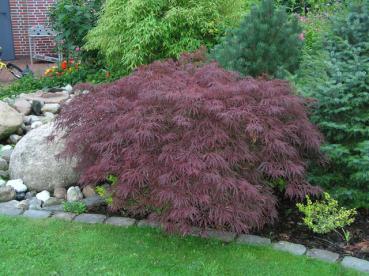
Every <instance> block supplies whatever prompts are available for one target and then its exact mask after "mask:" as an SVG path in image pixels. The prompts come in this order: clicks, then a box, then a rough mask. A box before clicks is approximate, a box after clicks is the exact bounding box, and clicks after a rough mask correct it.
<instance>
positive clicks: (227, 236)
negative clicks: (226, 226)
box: [203, 230, 236, 242]
mask: <svg viewBox="0 0 369 276" xmlns="http://www.w3.org/2000/svg"><path fill="white" fill-rule="evenodd" d="M203 237H206V238H212V239H216V240H220V241H224V242H231V241H234V239H235V238H236V233H232V232H224V231H217V230H206V231H205V232H204V233H203Z"/></svg>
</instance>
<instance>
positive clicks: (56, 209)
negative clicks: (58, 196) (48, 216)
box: [41, 204, 64, 212]
mask: <svg viewBox="0 0 369 276" xmlns="http://www.w3.org/2000/svg"><path fill="white" fill-rule="evenodd" d="M41 210H46V211H50V212H62V211H64V207H63V205H62V204H59V205H51V206H46V207H43V208H42V209H41Z"/></svg>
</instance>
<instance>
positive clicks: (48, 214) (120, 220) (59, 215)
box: [0, 208, 369, 274]
mask: <svg viewBox="0 0 369 276" xmlns="http://www.w3.org/2000/svg"><path fill="white" fill-rule="evenodd" d="M0 215H6V216H23V217H27V218H31V219H40V218H43V219H45V218H54V219H61V220H66V221H76V222H80V223H88V224H109V225H114V226H117V227H130V226H133V225H135V226H137V227H152V228H161V227H160V225H159V224H158V223H154V222H150V221H148V220H139V221H137V220H135V219H132V218H126V217H107V216H105V215H100V214H89V213H86V214H81V215H76V214H72V213H66V212H61V211H54V212H53V211H44V210H27V211H23V210H21V209H18V208H0ZM190 235H191V236H196V237H202V238H212V239H216V240H220V241H222V242H227V243H228V242H236V243H237V244H248V245H255V246H272V248H274V249H275V250H279V251H283V252H288V253H290V254H293V255H297V256H303V255H306V256H308V257H309V258H313V259H318V260H321V261H325V262H329V263H339V264H341V265H342V266H343V267H345V268H351V269H355V270H358V271H360V272H366V273H368V274H369V261H366V260H362V259H359V258H355V257H351V256H342V257H341V256H340V255H339V254H337V253H335V252H331V251H328V250H322V249H317V248H312V249H308V248H306V247H305V246H304V245H302V244H295V243H291V242H287V241H278V242H274V243H272V241H271V240H270V239H268V238H265V237H260V236H256V235H245V234H242V235H237V234H235V233H231V232H223V231H216V230H207V231H203V232H201V231H200V229H198V228H193V230H192V231H191V233H190Z"/></svg>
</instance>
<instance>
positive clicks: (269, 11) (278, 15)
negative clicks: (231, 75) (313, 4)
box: [210, 0, 303, 77]
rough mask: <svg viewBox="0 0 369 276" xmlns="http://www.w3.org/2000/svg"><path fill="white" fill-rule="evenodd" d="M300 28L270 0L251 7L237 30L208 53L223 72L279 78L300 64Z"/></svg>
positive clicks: (294, 20)
mask: <svg viewBox="0 0 369 276" xmlns="http://www.w3.org/2000/svg"><path fill="white" fill-rule="evenodd" d="M302 40H303V36H302V28H301V27H300V26H299V24H298V20H297V18H296V16H289V15H288V14H287V13H286V11H285V9H284V8H283V7H280V8H277V7H276V6H275V4H274V1H273V0H263V1H262V2H261V4H260V5H259V6H254V7H253V8H252V9H251V12H250V13H249V14H248V15H247V16H246V17H245V18H244V20H243V22H242V23H241V26H240V27H239V28H237V29H235V30H232V31H230V32H229V33H228V34H227V35H226V36H225V37H224V38H223V39H222V42H221V43H220V44H219V45H217V46H215V48H214V49H213V50H212V51H211V54H210V56H211V58H212V59H215V60H216V61H218V62H219V63H220V65H222V66H223V67H224V68H225V69H228V70H232V71H238V72H239V73H241V74H243V75H251V76H260V75H263V74H267V75H269V76H272V77H283V76H284V75H285V73H286V71H289V72H291V73H292V72H294V71H295V70H296V69H297V68H298V66H299V61H300V54H301V48H302V44H303V41H302Z"/></svg>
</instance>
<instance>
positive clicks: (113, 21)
mask: <svg viewBox="0 0 369 276" xmlns="http://www.w3.org/2000/svg"><path fill="white" fill-rule="evenodd" d="M254 1H255V0H252V1H244V0H185V1H184V0H171V1H168V0H130V1H128V0H110V1H107V2H106V4H105V6H104V9H103V14H102V15H101V17H100V19H99V21H98V25H97V27H95V28H94V29H92V30H91V31H90V32H89V34H88V35H87V44H86V47H85V48H86V49H88V50H98V51H99V52H100V53H101V54H102V55H103V56H104V58H105V60H106V62H107V64H109V65H112V66H113V67H114V69H115V70H119V71H121V72H123V73H129V72H130V71H132V70H133V69H134V68H136V67H137V66H138V65H141V64H148V63H151V62H152V61H154V60H158V59H163V58H168V57H169V58H177V57H179V55H180V54H181V53H182V52H186V51H194V50H196V49H198V48H199V47H200V46H201V45H205V46H207V47H208V48H211V47H213V46H214V44H216V43H217V42H218V37H220V36H222V35H223V34H224V33H225V31H226V29H227V28H228V27H231V26H234V25H236V24H237V23H238V22H239V20H240V18H241V16H242V15H243V14H244V13H245V10H247V6H248V5H249V4H250V2H254Z"/></svg>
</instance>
